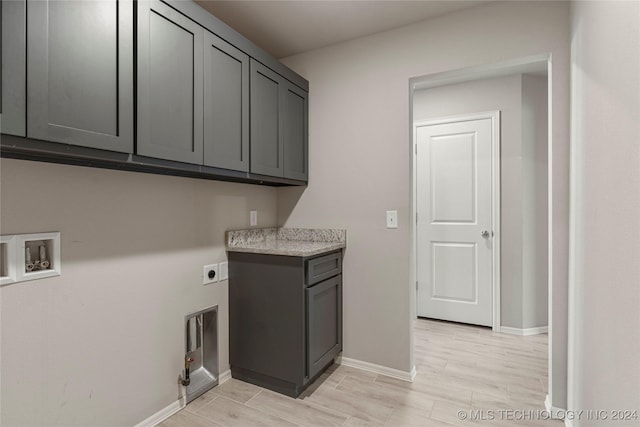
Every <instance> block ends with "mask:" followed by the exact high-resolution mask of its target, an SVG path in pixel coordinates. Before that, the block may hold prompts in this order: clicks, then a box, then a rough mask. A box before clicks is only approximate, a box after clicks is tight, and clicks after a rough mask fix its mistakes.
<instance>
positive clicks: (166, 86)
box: [137, 1, 204, 164]
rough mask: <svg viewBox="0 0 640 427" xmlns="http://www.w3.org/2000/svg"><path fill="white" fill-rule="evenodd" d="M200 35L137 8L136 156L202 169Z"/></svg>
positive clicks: (143, 6) (170, 12)
mask: <svg viewBox="0 0 640 427" xmlns="http://www.w3.org/2000/svg"><path fill="white" fill-rule="evenodd" d="M203 39H204V29H203V28H202V27H200V26H199V25H198V24H196V23H195V22H193V21H191V20H190V19H188V18H186V17H185V16H183V15H181V14H180V13H178V12H177V11H175V10H174V9H172V8H171V7H169V6H167V5H166V4H164V3H161V2H159V1H140V2H138V144H137V152H138V154H141V155H144V156H149V157H156V158H161V159H167V160H175V161H179V162H186V163H195V164H202V158H203V74H202V73H203V64H202V61H203V54H202V51H203Z"/></svg>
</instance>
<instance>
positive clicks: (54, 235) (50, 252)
mask: <svg viewBox="0 0 640 427" xmlns="http://www.w3.org/2000/svg"><path fill="white" fill-rule="evenodd" d="M0 259H1V261H2V266H1V268H0V285H8V284H10V283H15V282H24V281H27V280H35V279H44V278H45V277H53V276H59V275H60V273H61V265H60V233H59V232H57V231H56V232H51V233H35V234H17V235H12V236H1V240H0Z"/></svg>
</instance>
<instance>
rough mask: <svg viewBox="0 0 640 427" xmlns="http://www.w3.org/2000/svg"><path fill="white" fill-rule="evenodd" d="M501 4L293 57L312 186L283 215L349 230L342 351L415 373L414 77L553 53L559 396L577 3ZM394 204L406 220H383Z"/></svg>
mask: <svg viewBox="0 0 640 427" xmlns="http://www.w3.org/2000/svg"><path fill="white" fill-rule="evenodd" d="M568 9H569V8H568V4H567V3H564V2H495V3H490V4H486V5H481V6H478V7H475V8H472V9H467V10H464V11H461V12H457V13H452V14H449V15H446V16H443V17H440V18H436V19H433V20H430V21H425V22H422V23H418V24H414V25H410V26H407V27H404V28H401V29H397V30H393V31H388V32H385V33H380V34H377V35H373V36H370V37H365V38H361V39H357V40H353V41H350V42H345V43H341V44H337V45H334V46H331V47H327V48H324V49H319V50H316V51H312V52H307V53H304V54H300V55H297V56H293V57H290V58H286V59H285V60H284V62H285V63H286V64H287V65H289V66H290V67H291V68H293V69H294V70H296V71H297V72H299V73H300V74H302V75H303V76H305V77H306V78H307V79H308V80H309V81H310V98H309V100H310V101H309V102H310V104H309V112H310V113H309V114H310V116H309V120H310V122H309V131H310V148H309V151H310V166H309V170H310V184H309V187H308V188H307V190H306V191H305V192H304V193H301V191H300V190H299V189H278V222H279V223H280V224H284V225H287V226H320V227H329V226H335V227H344V228H346V229H347V230H348V248H347V252H346V255H345V260H344V355H345V356H346V357H350V358H354V359H360V360H364V361H367V362H371V363H375V364H379V365H384V366H387V367H391V368H395V369H399V370H402V371H407V372H408V371H409V370H410V369H411V367H412V365H413V361H412V358H411V340H412V335H411V325H412V320H411V312H412V310H413V304H414V303H415V301H413V300H412V288H413V287H414V286H415V285H414V284H411V283H410V279H409V278H410V272H409V258H410V241H411V239H410V235H409V225H408V224H409V208H410V197H411V195H410V179H411V175H410V174H411V172H410V123H411V117H410V116H409V79H410V78H411V77H418V76H423V75H427V74H432V73H438V72H442V71H447V70H455V69H460V68H464V67H469V66H475V65H479V64H490V63H496V62H501V61H506V60H509V59H513V58H520V57H525V56H530V55H539V54H543V53H551V54H552V57H553V69H552V75H551V77H552V80H553V99H552V102H551V104H552V108H553V122H552V125H551V126H552V129H551V133H552V136H553V151H552V153H551V157H552V159H553V162H552V163H550V164H551V165H552V169H553V194H552V195H551V197H552V199H553V204H552V209H553V221H552V222H551V224H552V226H553V233H554V241H553V242H552V248H553V253H552V257H553V261H554V262H553V266H552V273H551V276H552V277H553V280H554V284H553V286H554V287H553V289H554V292H553V295H552V296H551V298H552V299H553V307H554V313H553V317H552V326H551V329H552V335H551V339H552V341H553V346H554V349H555V351H556V356H555V357H554V360H553V363H552V366H551V369H552V370H553V372H552V381H553V383H552V387H551V390H550V395H551V399H552V403H553V404H554V406H557V407H564V406H565V404H566V402H565V397H566V382H565V380H566V339H567V336H566V322H567V319H566V316H567V314H566V307H567V259H568V155H569V153H568V141H569V128H568V120H569V119H568V110H569V96H568V87H569V80H568V76H569V69H568V60H569V35H568V30H569V22H568V17H569V11H568ZM387 209H397V210H398V212H399V224H400V227H399V228H398V229H397V230H387V229H385V219H384V218H385V213H384V211H385V210H387Z"/></svg>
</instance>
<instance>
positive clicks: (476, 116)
mask: <svg viewBox="0 0 640 427" xmlns="http://www.w3.org/2000/svg"><path fill="white" fill-rule="evenodd" d="M482 119H490V120H491V229H492V231H493V246H492V250H491V261H492V266H491V276H492V277H491V279H492V280H491V282H492V283H491V285H492V301H491V305H492V311H493V315H492V319H493V320H492V329H493V331H494V332H500V243H501V234H500V206H501V205H500V111H499V110H495V111H484V112H479V113H469V114H460V115H455V116H445V117H436V118H432V119H427V120H416V121H413V135H412V145H413V149H412V150H411V164H412V166H413V167H412V172H411V175H412V176H411V179H412V184H413V185H412V195H411V197H412V198H413V203H412V206H411V211H412V212H411V215H412V217H413V218H415V220H414V221H412V232H411V234H412V236H413V243H414V244H413V245H411V251H412V254H411V257H412V259H414V260H415V262H414V272H413V274H414V277H415V278H416V298H415V305H416V306H415V310H416V314H417V310H418V298H417V291H418V280H417V278H418V258H417V252H418V247H417V246H418V239H417V238H416V234H417V232H418V227H417V225H418V208H417V206H418V191H417V176H418V164H417V151H418V141H417V130H418V127H422V126H432V125H443V124H449V123H459V122H467V121H471V120H482Z"/></svg>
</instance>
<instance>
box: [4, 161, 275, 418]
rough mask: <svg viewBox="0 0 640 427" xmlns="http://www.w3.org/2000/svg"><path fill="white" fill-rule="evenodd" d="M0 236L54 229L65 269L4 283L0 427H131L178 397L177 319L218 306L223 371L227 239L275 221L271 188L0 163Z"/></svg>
mask: <svg viewBox="0 0 640 427" xmlns="http://www.w3.org/2000/svg"><path fill="white" fill-rule="evenodd" d="M0 169H1V172H0V174H1V175H0V177H1V182H2V194H1V199H0V201H1V208H0V218H1V223H0V229H1V232H2V234H14V233H16V234H17V233H30V232H40V231H60V232H61V240H62V246H61V253H62V275H61V276H59V277H56V278H50V279H43V280H37V281H31V282H24V283H18V284H13V285H8V286H4V287H2V288H1V293H2V300H1V303H2V306H1V307H0V310H1V333H2V349H1V351H2V366H1V369H0V371H1V372H2V390H1V396H2V418H1V420H0V424H2V425H5V426H17V425H21V426H45V425H47V426H50V425H66V426H71V425H77V426H88V425H91V426H127V425H129V426H130V425H135V424H136V423H138V422H140V421H141V420H143V419H145V418H147V417H148V416H150V415H151V414H153V413H155V412H157V411H158V410H160V409H162V408H164V407H166V406H167V405H169V404H170V403H172V402H174V401H175V400H176V399H177V398H178V382H177V381H178V375H179V374H180V372H181V369H182V368H183V367H184V362H183V360H184V359H183V357H184V327H183V324H184V316H185V315H186V314H188V313H190V312H193V311H196V310H200V309H202V308H205V307H208V306H211V305H215V304H217V305H218V306H219V312H218V313H219V314H218V315H219V325H220V337H219V349H220V369H221V371H225V370H227V369H228V368H229V346H228V301H227V298H228V297H227V295H228V294H227V292H228V290H227V282H226V281H224V282H218V283H217V284H213V285H209V286H206V287H205V286H203V285H202V274H203V273H202V267H203V265H205V264H209V263H212V262H219V261H222V260H224V259H225V258H226V254H225V251H224V232H225V230H227V229H234V228H236V229H237V228H245V227H247V226H248V223H247V221H248V211H249V210H250V209H257V210H258V211H259V225H261V226H272V225H274V224H275V216H276V191H275V189H273V188H269V187H259V186H253V185H246V184H232V183H223V182H215V181H203V180H195V179H189V178H178V177H168V176H160V175H148V174H141V173H132V172H121V171H111V170H104V169H91V168H84V167H77V166H64V165H54V164H47V163H34V162H27V161H20V160H10V159H2V160H1V161H0Z"/></svg>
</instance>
